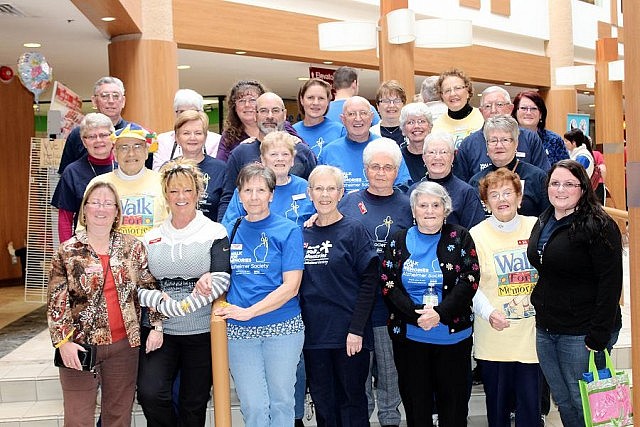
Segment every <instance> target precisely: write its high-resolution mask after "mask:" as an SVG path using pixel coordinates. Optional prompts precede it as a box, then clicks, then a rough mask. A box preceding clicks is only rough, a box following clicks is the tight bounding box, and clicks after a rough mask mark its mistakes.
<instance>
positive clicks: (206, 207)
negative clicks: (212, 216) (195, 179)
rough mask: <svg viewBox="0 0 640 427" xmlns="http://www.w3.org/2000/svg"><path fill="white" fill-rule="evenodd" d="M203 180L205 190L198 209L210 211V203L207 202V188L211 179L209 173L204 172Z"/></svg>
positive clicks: (204, 211) (205, 211)
mask: <svg viewBox="0 0 640 427" xmlns="http://www.w3.org/2000/svg"><path fill="white" fill-rule="evenodd" d="M202 180H203V181H204V191H203V192H202V196H201V197H200V200H198V209H200V210H201V211H202V212H203V213H207V212H209V203H207V197H208V194H209V193H207V189H208V188H209V181H211V177H210V176H209V174H208V173H206V172H203V173H202Z"/></svg>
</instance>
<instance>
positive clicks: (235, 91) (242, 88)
mask: <svg viewBox="0 0 640 427" xmlns="http://www.w3.org/2000/svg"><path fill="white" fill-rule="evenodd" d="M266 91H267V90H266V89H265V87H264V86H263V85H262V83H260V82H259V81H257V80H240V81H239V82H237V83H236V84H234V85H233V86H232V87H231V91H229V96H228V97H227V118H226V119H225V121H224V128H225V130H224V134H225V139H224V144H225V146H226V147H227V148H228V149H229V151H231V150H233V149H234V148H235V147H236V146H237V145H238V144H240V142H241V141H240V140H241V139H242V134H243V133H244V125H243V124H242V121H241V120H240V117H238V113H237V112H236V102H237V101H238V99H240V98H242V97H243V96H245V95H246V94H247V93H256V94H257V96H260V95H262V94H263V93H265V92H266Z"/></svg>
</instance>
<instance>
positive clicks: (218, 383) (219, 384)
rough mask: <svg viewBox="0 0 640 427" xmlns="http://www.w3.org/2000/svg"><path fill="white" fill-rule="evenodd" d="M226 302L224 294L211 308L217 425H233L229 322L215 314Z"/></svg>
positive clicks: (214, 408) (214, 411) (223, 426)
mask: <svg viewBox="0 0 640 427" xmlns="http://www.w3.org/2000/svg"><path fill="white" fill-rule="evenodd" d="M223 303H226V300H225V297H224V296H222V297H220V298H218V299H217V300H215V301H214V303H213V307H212V308H211V364H212V371H213V372H212V374H213V417H214V421H215V426H216V427H231V383H230V380H229V352H228V346H227V322H226V321H225V320H224V319H223V318H221V317H219V316H215V315H214V314H213V310H214V309H216V308H218V307H220V305H222V304H223Z"/></svg>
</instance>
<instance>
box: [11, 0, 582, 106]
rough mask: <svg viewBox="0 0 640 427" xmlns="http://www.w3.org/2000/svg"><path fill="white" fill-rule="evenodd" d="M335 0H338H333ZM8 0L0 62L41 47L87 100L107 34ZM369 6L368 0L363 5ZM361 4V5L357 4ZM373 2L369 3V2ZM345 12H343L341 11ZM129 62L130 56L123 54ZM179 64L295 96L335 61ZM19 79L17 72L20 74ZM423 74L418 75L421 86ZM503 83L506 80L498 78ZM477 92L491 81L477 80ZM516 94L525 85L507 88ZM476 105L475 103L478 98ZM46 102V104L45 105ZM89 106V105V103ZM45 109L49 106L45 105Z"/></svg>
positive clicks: (183, 81) (75, 16)
mask: <svg viewBox="0 0 640 427" xmlns="http://www.w3.org/2000/svg"><path fill="white" fill-rule="evenodd" d="M329 1H334V0H329ZM354 1H355V0H354ZM2 3H9V4H11V5H13V6H14V7H15V8H17V9H19V11H20V12H22V13H24V15H26V16H24V17H20V16H7V15H4V14H0V40H1V42H0V65H8V66H11V67H12V68H13V70H14V72H16V73H17V66H16V64H17V61H18V58H19V56H20V55H21V54H22V53H24V52H27V51H30V50H31V51H38V52H41V53H42V54H43V55H44V56H45V57H46V59H47V62H48V63H49V65H50V66H51V67H53V78H54V80H58V81H60V82H62V83H64V84H65V85H66V86H68V87H69V88H71V89H72V90H74V91H75V92H76V93H78V94H80V95H81V97H82V98H83V99H85V100H88V99H89V98H90V96H91V93H92V86H93V83H94V82H95V80H97V79H98V78H99V77H101V76H103V75H107V74H108V70H109V66H108V58H107V45H108V43H109V40H108V39H106V38H105V37H104V36H103V35H102V34H101V33H100V32H99V31H98V30H97V29H96V28H95V27H94V26H93V25H92V24H91V23H90V22H89V21H88V20H87V19H86V18H85V17H84V15H82V14H81V13H80V12H79V11H78V10H77V9H76V7H75V6H74V5H73V4H72V3H71V1H70V0H9V1H6V0H5V1H3V0H0V4H2ZM364 6H365V7H367V6H368V5H364ZM357 7H363V5H362V4H358V5H357ZM369 7H370V6H369ZM341 13H344V11H342V12H341ZM27 42H38V43H41V44H42V47H41V48H38V49H28V48H25V47H23V46H22V45H23V43H27ZM122 60H124V61H126V58H122ZM178 63H179V64H188V65H190V66H191V68H190V69H188V70H181V71H179V75H180V87H182V88H192V89H194V90H196V91H198V92H200V93H201V94H203V95H205V96H216V95H225V94H226V93H227V92H228V90H229V88H230V87H231V85H233V83H234V82H235V81H236V80H238V79H246V78H252V79H258V80H260V81H262V82H263V83H264V84H265V85H266V86H267V87H268V88H269V89H270V90H272V91H274V92H276V93H278V94H279V95H281V96H282V97H283V98H288V99H295V96H296V93H297V91H298V88H299V87H300V85H301V82H300V81H299V80H298V77H305V76H308V73H309V71H308V68H309V66H310V65H313V66H319V67H326V68H331V67H332V66H331V65H324V64H309V63H299V62H291V61H282V60H276V59H266V58H256V57H247V56H240V55H233V54H218V53H211V52H199V51H192V50H185V49H179V51H178ZM16 78H17V76H16ZM423 78H424V76H417V77H416V79H415V81H416V88H417V89H419V87H420V83H421V81H422V79H423ZM498 83H502V82H498ZM378 84H379V76H378V72H377V71H372V70H361V72H360V93H361V94H362V95H364V96H366V97H367V98H370V99H371V98H374V97H375V91H376V88H377V86H378ZM474 86H475V89H476V93H479V92H481V91H482V90H483V89H484V88H485V87H487V86H488V84H474ZM506 89H507V90H509V92H510V93H511V94H512V96H513V95H515V94H516V93H517V92H519V91H520V90H522V89H523V88H521V87H514V86H511V87H506ZM50 97H51V90H50V89H49V90H48V91H47V92H45V93H43V94H42V95H41V97H40V99H41V101H48V100H49V99H50ZM578 103H579V110H580V111H581V112H585V113H590V114H593V108H590V107H589V106H588V105H589V104H592V103H593V96H585V95H582V94H579V96H578ZM476 104H477V103H476ZM43 107H46V105H43ZM85 107H86V108H89V107H90V106H89V105H85ZM43 111H46V108H43Z"/></svg>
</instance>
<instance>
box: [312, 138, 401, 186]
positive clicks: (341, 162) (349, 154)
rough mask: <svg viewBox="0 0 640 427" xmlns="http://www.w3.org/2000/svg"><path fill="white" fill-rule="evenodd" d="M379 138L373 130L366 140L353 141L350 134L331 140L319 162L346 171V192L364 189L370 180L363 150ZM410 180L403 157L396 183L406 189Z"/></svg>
mask: <svg viewBox="0 0 640 427" xmlns="http://www.w3.org/2000/svg"><path fill="white" fill-rule="evenodd" d="M378 138H380V137H379V136H377V135H375V134H373V133H371V132H369V139H368V140H367V141H365V142H355V141H352V140H351V139H349V137H348V136H343V137H340V138H338V139H336V140H335V141H331V143H329V145H327V146H326V147H325V148H324V150H322V154H321V155H320V158H319V159H318V164H321V165H331V166H336V167H338V168H340V170H342V172H343V173H344V191H345V193H349V192H352V191H358V190H364V189H365V188H367V187H368V186H369V181H368V180H367V176H366V175H365V172H364V163H363V162H362V152H363V151H364V149H365V147H366V146H367V144H369V143H370V142H371V141H373V140H374V139H378ZM410 180H411V176H410V175H409V170H408V169H407V165H406V164H405V163H404V159H403V160H402V162H401V163H400V168H399V170H398V176H397V178H396V180H395V182H394V185H396V186H401V187H402V186H404V188H405V189H406V188H407V187H408V183H409V181H410Z"/></svg>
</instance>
